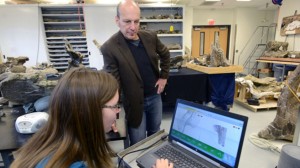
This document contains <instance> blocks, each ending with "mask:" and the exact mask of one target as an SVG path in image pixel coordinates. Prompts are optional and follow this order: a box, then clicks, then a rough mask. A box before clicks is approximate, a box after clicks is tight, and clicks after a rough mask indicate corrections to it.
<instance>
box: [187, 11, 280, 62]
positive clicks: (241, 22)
mask: <svg viewBox="0 0 300 168" xmlns="http://www.w3.org/2000/svg"><path fill="white" fill-rule="evenodd" d="M193 11H194V12H193V16H194V17H193V23H192V24H193V25H208V19H214V20H215V25H231V32H230V45H229V59H230V62H232V63H233V62H234V64H238V62H237V60H238V58H239V52H236V53H235V51H241V50H242V49H243V48H244V46H245V44H246V42H247V41H248V39H249V38H250V37H251V34H252V33H253V32H254V30H255V29H256V27H257V26H265V25H269V24H271V23H273V22H274V17H275V16H276V10H258V9H257V8H236V9H197V8H195V9H194V10H193ZM235 35H236V36H235ZM234 50H235V51H234ZM234 55H235V57H233V56H234ZM246 55H247V54H246ZM244 59H245V58H243V59H242V61H241V62H240V63H239V64H242V63H243V61H244Z"/></svg>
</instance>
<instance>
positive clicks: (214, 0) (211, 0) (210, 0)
mask: <svg viewBox="0 0 300 168" xmlns="http://www.w3.org/2000/svg"><path fill="white" fill-rule="evenodd" d="M205 1H206V2H218V1H221V0H205Z"/></svg>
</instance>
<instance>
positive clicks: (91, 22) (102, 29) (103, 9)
mask: <svg viewBox="0 0 300 168" xmlns="http://www.w3.org/2000/svg"><path fill="white" fill-rule="evenodd" d="M84 14H85V17H84V18H85V23H86V29H87V31H86V37H87V44H88V50H89V51H90V53H91V55H90V66H91V67H96V68H97V69H102V67H103V65H104V63H103V57H102V55H101V52H100V50H99V49H98V48H97V47H96V46H95V45H94V43H93V40H94V39H96V40H97V41H98V42H99V44H100V45H101V44H103V43H104V42H105V41H106V40H107V39H108V38H109V37H110V36H111V35H112V34H113V33H115V32H117V31H118V30H119V28H118V27H117V25H116V23H115V16H116V6H97V5H88V6H85V7H84Z"/></svg>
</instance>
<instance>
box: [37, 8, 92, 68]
mask: <svg viewBox="0 0 300 168" xmlns="http://www.w3.org/2000/svg"><path fill="white" fill-rule="evenodd" d="M41 12H42V17H43V23H44V30H45V39H46V47H47V49H48V58H49V61H50V62H51V63H52V64H53V66H54V68H56V69H57V70H58V71H59V72H64V71H65V70H66V69H67V68H68V61H69V60H70V56H69V54H68V53H67V52H66V49H65V42H66V40H67V41H69V43H71V45H72V47H73V49H74V51H78V52H80V53H82V54H83V55H84V59H83V62H82V63H83V64H84V65H85V66H89V51H88V47H87V41H86V30H85V22H84V15H83V9H82V7H80V6H45V7H41Z"/></svg>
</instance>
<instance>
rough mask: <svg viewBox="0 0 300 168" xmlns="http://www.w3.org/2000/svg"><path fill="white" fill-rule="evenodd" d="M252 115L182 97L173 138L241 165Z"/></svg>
mask: <svg viewBox="0 0 300 168" xmlns="http://www.w3.org/2000/svg"><path fill="white" fill-rule="evenodd" d="M247 121H248V118H247V117H245V116H241V115H238V114H234V113H230V112H227V111H223V110H219V109H215V108H210V107H207V106H203V105H200V104H196V103H192V102H188V101H185V100H180V99H178V100H177V102H176V106H175V112H174V115H173V121H172V125H171V129H170V133H169V138H170V140H173V141H176V142H179V143H181V144H183V145H185V146H188V147H189V148H190V149H192V150H193V151H195V152H197V153H200V154H202V155H205V156H206V157H208V158H209V159H211V160H214V161H215V162H217V163H219V164H220V165H222V166H224V167H233V168H235V167H238V162H239V159H240V154H241V149H242V145H243V141H244V136H245V131H246V126H247Z"/></svg>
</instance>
